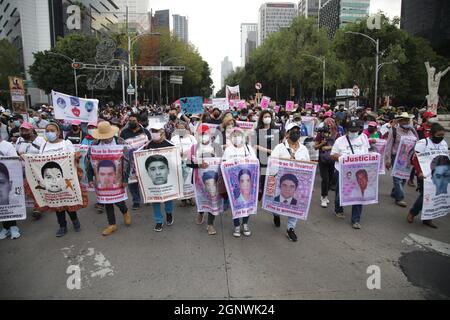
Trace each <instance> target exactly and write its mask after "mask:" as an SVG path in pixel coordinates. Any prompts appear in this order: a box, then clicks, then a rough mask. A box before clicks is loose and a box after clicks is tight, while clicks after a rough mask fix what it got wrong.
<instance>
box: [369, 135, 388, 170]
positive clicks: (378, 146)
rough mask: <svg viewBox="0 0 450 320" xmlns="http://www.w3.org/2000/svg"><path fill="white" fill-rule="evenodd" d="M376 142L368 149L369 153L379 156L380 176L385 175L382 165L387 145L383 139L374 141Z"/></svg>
mask: <svg viewBox="0 0 450 320" xmlns="http://www.w3.org/2000/svg"><path fill="white" fill-rule="evenodd" d="M375 140H376V142H375V144H373V145H372V148H373V149H372V148H371V149H370V151H372V152H376V153H379V154H380V171H379V173H380V174H386V168H385V165H384V162H385V161H384V155H385V154H386V145H387V140H384V139H375Z"/></svg>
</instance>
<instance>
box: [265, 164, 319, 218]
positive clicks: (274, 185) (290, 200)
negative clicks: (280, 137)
mask: <svg viewBox="0 0 450 320" xmlns="http://www.w3.org/2000/svg"><path fill="white" fill-rule="evenodd" d="M316 167H317V165H316V164H314V163H311V162H305V161H296V160H287V159H277V158H272V157H271V158H269V163H268V166H267V171H266V172H267V175H266V181H265V184H264V193H263V204H262V207H263V209H265V210H267V211H270V212H272V213H276V214H279V215H283V216H287V217H293V218H297V219H301V220H306V219H307V217H308V212H309V207H310V204H311V198H312V192H313V190H314V179H315V176H316Z"/></svg>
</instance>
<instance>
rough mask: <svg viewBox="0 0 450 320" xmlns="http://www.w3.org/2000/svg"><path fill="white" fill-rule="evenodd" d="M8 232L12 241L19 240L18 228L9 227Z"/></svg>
mask: <svg viewBox="0 0 450 320" xmlns="http://www.w3.org/2000/svg"><path fill="white" fill-rule="evenodd" d="M10 232H11V239H12V240H14V239H17V238H20V232H19V228H17V227H11V229H10Z"/></svg>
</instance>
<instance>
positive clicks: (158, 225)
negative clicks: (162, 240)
mask: <svg viewBox="0 0 450 320" xmlns="http://www.w3.org/2000/svg"><path fill="white" fill-rule="evenodd" d="M153 230H155V231H156V232H161V231H162V230H163V224H162V223H157V224H156V225H155V227H154V228H153Z"/></svg>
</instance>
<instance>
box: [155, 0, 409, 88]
mask: <svg viewBox="0 0 450 320" xmlns="http://www.w3.org/2000/svg"><path fill="white" fill-rule="evenodd" d="M265 2H286V1H280V0H273V1H263V0H225V1H223V0H189V1H187V0H150V1H149V10H150V9H152V10H153V11H155V10H163V9H169V10H170V15H171V16H172V14H180V15H183V16H188V19H189V41H190V42H191V43H192V44H193V45H194V46H195V47H196V48H197V49H198V51H199V52H200V54H201V56H202V57H203V59H204V60H206V61H207V62H208V63H209V66H210V68H211V69H212V79H213V81H214V86H215V89H214V91H215V92H216V91H217V90H219V89H220V67H221V65H220V63H221V61H222V60H223V59H224V57H225V56H228V57H229V59H230V60H231V61H232V62H233V67H234V68H235V67H238V66H240V65H241V51H240V50H241V40H240V37H241V29H240V28H241V23H245V22H247V23H257V22H258V10H259V7H260V6H261V4H263V3H265ZM288 2H289V1H288ZM291 2H295V3H298V1H291ZM322 2H323V1H322ZM400 7H401V0H371V3H370V13H371V14H372V13H376V12H378V11H379V10H381V11H383V12H384V13H385V14H386V15H387V16H389V17H390V18H393V17H394V16H400ZM171 24H172V17H171Z"/></svg>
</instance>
